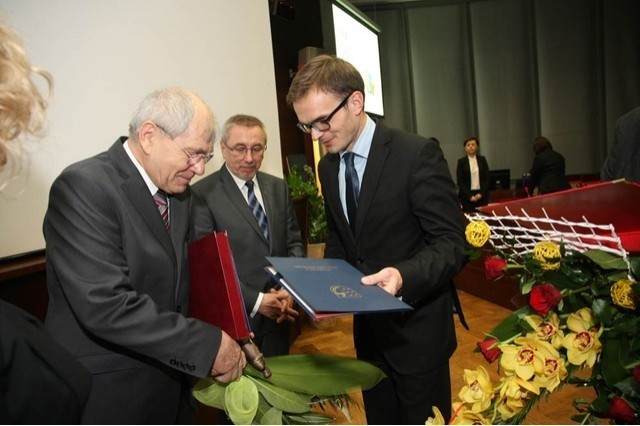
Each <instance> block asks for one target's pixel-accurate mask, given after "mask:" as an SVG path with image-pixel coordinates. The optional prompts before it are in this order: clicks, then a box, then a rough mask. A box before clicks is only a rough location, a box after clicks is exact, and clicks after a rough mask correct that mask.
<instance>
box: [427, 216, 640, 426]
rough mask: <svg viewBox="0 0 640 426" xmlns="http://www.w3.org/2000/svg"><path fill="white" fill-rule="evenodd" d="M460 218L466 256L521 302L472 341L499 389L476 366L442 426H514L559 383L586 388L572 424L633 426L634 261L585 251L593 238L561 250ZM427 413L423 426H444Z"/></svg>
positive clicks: (538, 235) (637, 399)
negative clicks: (507, 281) (513, 285)
mask: <svg viewBox="0 0 640 426" xmlns="http://www.w3.org/2000/svg"><path fill="white" fill-rule="evenodd" d="M468 218H469V219H470V223H469V225H468V226H467V229H466V237H467V241H468V243H469V245H470V256H471V257H472V258H479V257H480V256H482V255H483V253H484V254H485V256H486V257H485V259H484V267H485V273H486V276H487V278H489V279H494V280H496V279H499V278H501V277H503V276H505V275H509V276H512V277H513V278H515V279H517V280H518V283H519V289H520V294H521V295H523V297H526V298H527V300H528V303H527V304H526V305H525V306H523V307H521V308H520V309H517V310H516V311H514V312H513V313H512V314H511V315H509V316H508V317H507V318H505V319H504V320H503V321H502V322H501V323H500V324H498V326H496V327H495V328H494V329H493V330H492V331H490V332H489V333H487V335H486V338H485V339H484V340H483V341H482V342H478V350H479V351H480V352H482V354H483V355H484V357H485V358H486V360H487V362H488V363H494V362H497V363H498V373H499V374H500V381H499V383H492V382H491V379H490V376H489V374H488V373H487V370H486V369H485V368H484V367H483V366H478V367H477V368H475V369H473V370H465V373H464V380H465V383H466V385H465V386H463V388H462V389H461V390H460V392H459V393H458V397H459V401H457V402H455V403H454V404H453V410H452V412H453V415H452V418H451V419H450V420H449V423H451V424H519V423H522V421H523V420H524V418H525V417H526V415H527V413H528V411H529V410H530V409H531V407H532V406H534V405H535V404H536V403H537V402H538V401H540V400H541V398H543V397H545V396H549V395H552V394H553V392H555V391H556V390H557V389H559V388H560V387H561V386H563V385H565V384H572V385H576V386H592V387H593V388H594V389H595V392H596V395H597V397H596V398H595V399H594V400H593V401H586V400H576V401H574V404H573V405H574V407H575V409H576V415H575V416H573V417H572V420H574V421H576V422H579V423H582V424H591V423H597V422H598V421H599V419H600V418H608V419H611V420H612V421H614V422H616V423H623V424H624V423H629V424H633V423H638V420H640V417H639V412H640V315H638V314H639V310H640V302H639V300H640V285H638V284H637V282H636V277H638V276H639V275H638V274H639V273H640V258H637V257H632V256H628V255H627V253H626V252H624V251H621V250H619V248H617V249H611V244H606V243H605V244H602V245H601V247H600V248H596V249H594V248H591V247H589V246H591V245H592V243H593V242H594V241H596V242H597V241H598V240H599V239H600V237H598V236H597V235H595V233H593V232H591V233H588V234H586V235H587V236H588V237H587V238H586V240H585V241H588V242H587V243H584V244H575V243H570V244H565V242H564V240H565V238H563V237H562V235H559V234H558V233H557V232H555V233H554V232H546V231H544V230H543V229H541V227H540V226H535V227H532V228H529V229H523V228H521V227H518V228H514V227H512V226H509V224H507V223H506V222H504V221H498V223H496V224H495V225H494V226H489V225H488V223H487V221H490V220H491V218H490V217H488V218H487V217H483V216H481V215H476V216H468ZM494 219H495V218H494ZM547 222H549V221H547ZM572 228H573V227H572ZM614 236H615V235H614ZM607 238H608V237H607ZM607 238H602V240H605V241H606V240H607ZM566 240H567V241H575V240H572V239H571V238H566ZM487 242H489V243H490V244H489V246H490V247H489V248H485V245H487ZM585 246H587V247H588V248H585ZM613 246H614V247H615V244H614V245H613ZM619 247H621V246H619ZM487 252H488V253H487ZM582 370H584V371H582ZM589 370H590V372H591V374H590V375H587V378H583V377H585V374H584V373H588V372H589ZM581 371H582V374H581V375H578V374H576V373H579V372H581ZM434 414H435V417H434V418H429V420H428V421H427V424H444V419H442V417H441V415H440V413H439V412H438V410H437V408H435V407H434Z"/></svg>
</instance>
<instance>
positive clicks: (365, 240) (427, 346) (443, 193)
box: [318, 123, 465, 374]
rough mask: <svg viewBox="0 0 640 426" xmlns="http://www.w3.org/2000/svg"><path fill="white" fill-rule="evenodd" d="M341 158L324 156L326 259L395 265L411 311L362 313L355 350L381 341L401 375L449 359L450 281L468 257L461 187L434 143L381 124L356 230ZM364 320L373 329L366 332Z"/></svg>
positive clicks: (371, 266) (366, 269)
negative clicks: (342, 189) (341, 186)
mask: <svg viewBox="0 0 640 426" xmlns="http://www.w3.org/2000/svg"><path fill="white" fill-rule="evenodd" d="M339 164H340V156H339V155H338V154H328V155H325V156H324V157H323V158H322V160H321V161H320V163H319V169H318V172H319V176H320V180H321V183H322V189H323V194H324V196H325V202H326V206H327V213H328V214H327V216H328V226H329V232H328V239H327V245H326V250H325V257H327V258H342V259H346V260H347V261H348V262H349V263H351V264H352V265H354V266H356V267H357V268H358V269H359V270H360V271H362V272H363V273H364V274H371V273H375V272H378V271H379V270H380V269H382V268H383V267H387V266H393V267H395V268H397V269H398V270H399V271H400V273H401V274H402V277H403V282H404V284H403V288H402V295H403V296H402V297H403V300H404V301H405V302H406V303H408V304H410V305H411V306H413V307H414V309H415V310H414V311H412V312H411V313H408V314H401V313H393V314H374V315H367V316H364V317H363V316H360V315H357V316H355V318H354V340H355V344H356V349H358V348H359V347H364V346H366V345H367V344H370V343H369V342H372V341H375V343H376V344H377V346H378V348H381V350H382V352H383V353H384V355H385V358H386V359H387V360H388V362H389V363H390V364H391V365H392V366H393V367H394V368H395V369H396V370H398V371H399V372H400V373H403V374H411V373H415V372H424V371H426V370H428V369H431V368H433V367H434V365H437V364H438V363H444V362H446V361H447V360H448V359H449V357H450V356H451V354H452V353H453V351H454V350H455V347H456V337H455V329H454V324H453V309H452V306H453V302H452V293H451V291H452V287H451V279H452V278H453V277H454V275H456V274H457V273H458V271H459V270H460V269H461V268H462V266H463V263H464V258H465V257H464V254H463V250H464V234H463V233H464V228H463V221H462V214H461V213H460V209H459V207H458V202H457V199H456V193H455V186H454V183H453V180H452V179H451V175H450V173H449V169H448V166H447V163H446V160H445V159H444V156H443V154H442V151H441V149H440V147H439V146H438V145H437V144H436V143H435V142H433V141H427V140H426V139H424V138H422V137H420V136H417V135H412V134H408V133H404V132H402V131H399V130H394V129H388V128H387V127H385V126H384V125H382V124H380V123H377V126H376V130H375V134H374V136H373V142H372V145H371V150H370V152H369V156H368V160H367V166H366V169H365V172H364V175H363V178H362V185H361V189H360V198H359V201H358V212H357V217H356V228H355V236H354V234H353V233H352V232H351V229H350V227H349V223H348V221H347V218H346V217H345V216H344V213H343V210H342V205H341V203H340V198H339V191H338V170H339ZM365 321H367V322H368V323H369V324H370V325H372V327H373V333H370V332H368V331H365V329H366V327H364V326H365V325H366V324H365Z"/></svg>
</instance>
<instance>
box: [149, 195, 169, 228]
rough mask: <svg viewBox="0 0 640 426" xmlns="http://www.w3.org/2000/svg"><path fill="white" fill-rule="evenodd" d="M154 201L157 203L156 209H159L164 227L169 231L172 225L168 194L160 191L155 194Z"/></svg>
mask: <svg viewBox="0 0 640 426" xmlns="http://www.w3.org/2000/svg"><path fill="white" fill-rule="evenodd" d="M153 199H154V201H155V202H156V207H158V211H159V212H160V216H161V217H162V221H163V222H164V226H165V227H166V228H167V230H168V229H169V227H170V226H171V224H170V223H169V200H168V198H167V194H166V193H165V192H164V191H163V190H161V189H158V192H156V193H155V194H154V196H153Z"/></svg>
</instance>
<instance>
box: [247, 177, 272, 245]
mask: <svg viewBox="0 0 640 426" xmlns="http://www.w3.org/2000/svg"><path fill="white" fill-rule="evenodd" d="M245 186H246V187H247V189H248V190H249V191H248V192H249V196H248V199H249V208H250V209H251V212H252V213H253V215H254V216H255V217H256V220H257V221H258V226H260V229H261V230H262V234H263V235H264V238H265V239H266V240H267V241H269V222H267V215H266V214H265V213H264V210H263V209H262V206H261V205H260V202H259V201H258V198H256V194H255V192H253V181H252V180H248V181H246V182H245Z"/></svg>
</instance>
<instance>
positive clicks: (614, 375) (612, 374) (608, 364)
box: [600, 336, 629, 386]
mask: <svg viewBox="0 0 640 426" xmlns="http://www.w3.org/2000/svg"><path fill="white" fill-rule="evenodd" d="M628 350H629V345H628V343H627V339H626V338H625V337H624V336H619V337H618V338H615V339H607V340H603V341H602V353H601V354H600V368H601V371H602V377H603V378H604V380H605V381H606V382H607V385H609V386H614V385H615V384H616V383H618V382H619V381H621V380H622V379H624V378H625V377H626V376H628V374H629V373H628V372H627V369H626V367H625V365H626V360H625V353H627V351H628Z"/></svg>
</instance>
